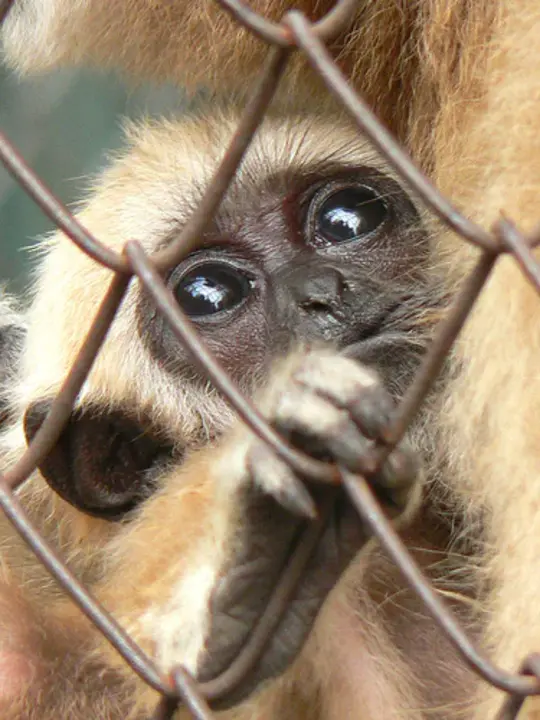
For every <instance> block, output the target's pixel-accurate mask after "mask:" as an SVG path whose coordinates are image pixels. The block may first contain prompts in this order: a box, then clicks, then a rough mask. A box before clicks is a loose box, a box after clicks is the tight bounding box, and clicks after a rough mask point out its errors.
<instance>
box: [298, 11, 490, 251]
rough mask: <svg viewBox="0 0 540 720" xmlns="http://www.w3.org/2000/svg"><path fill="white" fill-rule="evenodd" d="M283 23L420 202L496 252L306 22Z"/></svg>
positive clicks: (487, 234) (300, 18)
mask: <svg viewBox="0 0 540 720" xmlns="http://www.w3.org/2000/svg"><path fill="white" fill-rule="evenodd" d="M285 22H286V23H287V25H288V26H289V27H290V28H291V31H292V32H293V33H294V36H295V38H296V42H297V43H298V47H299V48H301V49H302V50H303V51H304V52H305V54H306V56H307V58H308V60H309V61H310V63H311V65H312V67H313V68H314V69H315V70H316V71H317V73H318V74H319V75H320V76H321V78H322V79H323V80H324V82H325V84H326V86H327V87H328V90H329V91H330V92H331V93H332V94H333V95H335V96H336V98H337V99H338V100H339V101H340V102H341V103H342V104H343V106H344V107H345V108H346V109H347V110H348V111H349V113H350V115H351V117H352V118H353V119H354V120H355V121H356V123H357V124H358V127H359V128H360V130H361V131H362V132H363V133H364V134H365V135H366V136H367V137H369V139H370V140H371V141H372V142H373V144H374V145H375V147H377V148H378V149H379V150H380V151H381V153H382V154H383V156H384V157H385V158H386V159H387V160H388V162H389V163H390V165H391V166H392V167H393V168H394V169H395V170H396V172H398V173H399V175H400V176H401V177H402V178H403V180H405V181H406V182H407V183H408V184H409V186H410V187H411V188H412V189H413V190H414V191H415V192H416V193H418V195H419V196H420V198H421V199H422V200H423V202H424V203H425V204H426V205H427V206H428V207H429V208H430V209H431V210H432V211H433V212H434V213H435V215H437V216H438V217H439V218H440V219H441V220H442V221H443V222H444V223H446V224H447V225H448V227H450V228H451V229H452V230H454V231H455V232H457V233H459V234H460V235H461V236H462V237H464V238H465V239H467V240H469V242H472V243H473V244H475V245H478V246H479V247H481V248H483V249H484V250H496V249H497V245H496V243H495V242H494V240H493V238H492V236H491V235H490V234H489V233H488V232H486V231H485V230H483V229H482V228H481V227H480V226H478V225H476V224H475V223H473V222H472V221H471V220H470V219H469V218H466V217H465V216H464V215H462V214H461V213H460V212H459V211H458V210H457V208H455V207H454V205H452V203H451V202H449V200H448V199H447V198H445V197H444V195H442V194H441V193H440V192H439V191H438V190H437V188H436V187H435V185H434V184H433V183H432V182H431V181H430V180H429V179H428V178H427V176H426V175H425V173H423V172H422V171H421V170H420V169H419V168H418V167H416V165H415V163H414V161H413V160H412V158H411V157H410V156H409V155H408V154H407V153H406V152H405V150H404V149H403V148H402V147H401V145H400V144H399V143H398V142H397V140H395V138H393V137H392V135H391V134H390V133H389V132H388V130H386V129H385V127H384V126H383V125H382V123H381V122H379V120H378V118H377V116H376V115H375V114H374V113H373V112H372V110H371V109H370V107H369V105H368V104H367V103H366V102H365V101H364V100H362V98H361V97H360V96H359V95H358V94H357V93H356V92H355V91H354V90H353V89H352V87H351V85H350V84H349V82H348V81H347V78H346V77H345V75H343V73H342V72H341V70H340V69H339V68H338V67H337V65H336V64H335V62H334V61H333V60H332V56H331V55H330V53H329V52H328V50H327V49H326V47H325V46H324V44H323V43H322V42H321V41H320V40H319V38H318V37H317V35H316V34H315V33H314V32H313V29H312V27H311V26H310V24H309V22H308V21H307V20H306V18H305V17H304V16H303V15H302V14H301V13H299V12H295V11H291V12H289V13H288V14H287V15H286V17H285Z"/></svg>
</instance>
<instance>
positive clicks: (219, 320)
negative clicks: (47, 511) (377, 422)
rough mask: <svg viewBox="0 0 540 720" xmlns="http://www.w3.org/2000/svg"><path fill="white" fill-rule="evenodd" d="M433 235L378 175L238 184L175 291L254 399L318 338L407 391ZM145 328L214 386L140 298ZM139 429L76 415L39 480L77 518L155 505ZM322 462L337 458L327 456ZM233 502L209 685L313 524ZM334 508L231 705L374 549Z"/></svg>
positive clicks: (341, 172) (30, 428)
mask: <svg viewBox="0 0 540 720" xmlns="http://www.w3.org/2000/svg"><path fill="white" fill-rule="evenodd" d="M427 239H428V238H427V233H426V231H425V229H424V228H423V226H422V223H421V219H420V216H419V214H418V212H417V210H416V209H415V207H414V205H413V203H412V202H411V200H410V199H409V197H408V196H407V194H406V193H405V192H404V191H403V190H402V189H401V187H400V185H399V184H398V183H397V182H396V181H395V180H393V179H392V178H390V177H388V176H387V175H385V174H383V173H382V172H381V171H379V170H376V169H374V168H370V167H358V168H351V167H348V166H345V167H344V166H338V165H328V164H327V165H326V166H325V167H324V168H318V170H317V171H313V172H306V170H305V168H304V169H303V170H302V171H296V172H295V171H294V170H290V171H288V172H286V173H281V174H274V175H271V176H268V177H262V178H261V179H258V180H256V181H255V180H254V179H253V178H248V179H245V178H244V179H243V180H242V181H241V182H240V181H239V182H238V183H237V185H236V186H235V187H234V188H233V189H232V190H231V191H230V193H229V195H228V196H227V198H226V200H225V202H224V203H223V205H222V207H221V209H220V212H219V213H218V215H217V217H216V219H215V221H214V222H213V224H212V226H211V228H210V229H209V231H208V232H207V234H206V235H205V236H204V238H202V241H201V243H200V246H199V248H197V249H196V250H195V251H194V252H192V253H191V254H190V255H189V256H188V257H187V258H186V259H185V260H184V261H182V262H181V263H180V264H179V265H178V266H177V267H176V268H174V269H173V271H172V272H171V273H170V274H169V275H168V277H167V278H166V281H167V285H168V287H169V288H170V289H171V291H172V292H173V293H174V295H175V296H176V298H177V300H178V303H179V305H180V307H181V308H182V310H183V311H184V312H185V313H186V314H187V315H188V317H190V319H191V321H192V322H193V324H194V326H195V328H196V329H197V330H198V331H199V333H200V335H201V337H202V339H203V340H204V341H205V342H206V343H207V345H208V347H209V348H210V350H211V351H212V352H213V353H214V354H215V356H216V357H217V359H218V360H219V361H220V362H221V363H222V365H223V366H224V368H225V369H226V370H227V371H228V372H229V373H230V374H231V375H232V377H233V378H234V379H235V380H236V381H237V383H238V384H239V385H240V386H241V387H242V388H243V389H244V390H248V391H249V390H250V389H251V387H252V386H253V385H254V384H256V383H257V381H260V380H261V379H264V378H265V377H266V376H267V374H268V369H269V366H270V364H271V362H272V361H273V360H274V359H275V358H276V357H280V356H283V355H284V354H286V352H287V350H288V349H289V348H291V347H294V346H295V345H297V344H298V343H303V344H307V345H309V344H311V343H320V342H321V341H324V342H328V343H330V344H331V345H332V346H333V347H334V348H337V349H339V350H341V351H342V352H343V353H344V354H347V355H349V356H351V357H353V358H355V359H357V360H359V361H361V362H363V363H364V364H367V365H372V366H374V367H375V368H376V369H377V371H378V372H379V374H380V375H381V376H382V379H383V381H384V385H385V387H386V388H387V390H389V391H390V392H391V393H393V394H400V393H401V392H402V391H403V389H404V388H405V387H406V384H407V382H408V381H409V380H410V378H411V374H412V372H413V371H414V369H415V368H416V367H417V365H418V361H419V358H420V356H421V352H422V344H423V343H422V334H423V329H422V327H421V326H420V324H419V323H417V318H418V312H419V311H420V310H424V309H425V307H426V304H427V305H429V299H428V296H429V293H428V290H427V288H426V284H425V280H424V274H423V266H424V263H425V261H426V257H427ZM138 320H139V322H138V331H139V336H140V338H141V342H142V343H143V344H144V346H146V348H147V349H148V351H149V352H150V353H152V355H153V356H154V357H155V358H156V359H157V360H158V361H159V362H160V364H161V365H162V367H164V368H165V369H166V371H167V372H169V373H171V374H172V375H173V376H175V377H178V379H179V381H180V382H181V381H182V378H186V377H188V378H189V379H190V382H192V381H193V379H195V381H197V378H200V381H201V382H206V378H205V376H204V374H203V371H202V370H200V369H198V368H196V367H194V364H193V361H192V359H191V357H190V356H189V355H188V353H187V352H186V351H185V350H184V349H183V347H182V346H181V345H180V343H178V341H177V340H176V339H175V337H174V336H173V334H172V332H171V330H170V329H169V327H168V325H167V323H166V322H165V320H164V319H163V317H162V316H161V314H160V313H157V312H156V311H155V309H154V307H153V305H152V303H151V301H150V299H149V298H148V297H146V296H145V295H144V294H141V296H140V298H139V305H138ZM389 402H391V401H390V400H389ZM49 404H50V402H49V401H48V400H43V401H38V402H35V403H34V404H33V405H32V406H31V407H30V408H29V409H28V411H27V413H26V418H25V429H26V432H27V436H28V437H29V438H31V437H33V435H34V434H35V432H36V431H37V429H38V428H39V426H40V425H41V423H42V422H43V419H44V417H45V416H46V413H47V410H48V407H49ZM138 423H139V420H137V421H134V420H133V419H130V418H125V417H123V414H122V413H113V412H111V411H108V412H107V413H100V412H99V409H97V408H83V409H82V410H78V411H77V412H76V413H74V414H73V416H72V419H71V422H70V423H69V424H68V426H67V428H66V430H65V431H64V433H63V435H62V437H61V438H60V440H59V442H58V443H57V445H56V447H55V448H54V449H53V451H52V452H51V453H50V454H49V456H48V458H47V459H46V460H45V461H44V463H42V466H41V467H40V470H41V472H42V474H43V476H44V477H45V478H46V480H47V481H48V482H49V484H50V485H51V487H52V488H53V489H54V490H55V491H56V492H57V493H59V494H60V495H61V496H62V497H63V498H64V499H65V500H67V501H68V502H71V503H72V504H73V505H75V506H76V507H78V508H79V509H80V510H82V511H83V512H86V513H88V514H92V515H96V516H98V517H102V518H105V519H109V520H116V519H121V518H122V517H124V516H126V513H129V512H130V511H132V510H133V509H134V508H135V507H136V506H137V505H138V504H139V503H140V502H142V501H144V499H145V498H146V497H148V495H149V494H151V492H152V490H153V484H152V483H153V478H154V477H158V476H159V470H160V467H162V465H163V463H164V462H167V458H168V457H170V452H171V448H170V447H169V448H167V447H165V445H164V443H163V441H162V440H161V439H160V438H162V437H163V436H166V433H164V432H161V433H160V430H159V428H149V427H148V428H145V427H141V426H140V425H139V424H138ZM278 430H279V428H278ZM288 439H289V441H290V442H293V444H297V445H298V446H299V447H300V448H301V449H303V450H304V451H308V452H310V453H311V454H313V455H315V456H317V454H318V450H319V448H317V447H311V446H310V445H309V441H308V442H307V443H306V438H301V439H300V440H298V442H297V440H296V439H294V438H292V437H290V438H288ZM320 456H321V457H322V458H323V459H327V457H326V456H325V454H324V452H323V453H322V455H320ZM176 460H177V461H180V458H176ZM154 471H155V472H154ZM317 492H319V491H317ZM324 492H325V491H321V493H322V494H324ZM321 493H319V494H321ZM322 500H324V498H321V501H322ZM239 502H241V503H242V508H243V524H244V529H243V532H244V533H245V535H246V541H245V543H243V544H242V547H243V550H242V551H241V552H240V554H239V555H238V556H237V557H233V558H231V565H230V567H229V568H227V569H226V571H225V574H224V575H223V576H222V581H221V583H220V592H219V593H218V594H217V595H216V596H215V597H214V598H213V601H212V618H213V620H212V634H211V637H210V639H209V643H208V646H207V649H208V651H209V652H208V657H207V660H206V662H205V664H204V666H203V667H202V668H201V669H200V677H199V679H201V680H209V679H212V678H214V677H216V676H218V675H219V674H220V673H221V672H223V670H224V669H225V668H227V667H228V665H229V664H230V662H231V661H232V660H233V659H234V657H235V655H236V654H237V653H238V652H239V651H240V649H241V647H242V646H243V643H244V642H245V640H246V638H247V637H248V636H249V634H250V632H251V630H252V627H253V625H252V623H255V622H256V621H257V618H258V617H259V616H260V614H261V612H263V611H264V608H265V607H266V605H267V602H268V594H269V593H270V592H271V589H272V588H273V586H274V585H275V584H276V583H277V582H278V580H279V577H280V573H281V570H282V568H283V567H284V565H285V562H286V559H287V557H288V556H289V554H290V553H291V552H292V550H293V547H294V544H295V543H296V542H297V541H298V538H299V537H300V536H301V534H302V532H303V531H304V529H305V528H306V521H305V520H303V519H301V518H299V517H296V516H294V514H291V513H289V512H288V511H286V510H284V509H283V508H282V507H280V506H278V505H277V503H275V501H274V500H273V499H272V498H269V497H268V496H266V495H265V494H264V493H263V492H262V490H260V489H259V488H258V487H255V486H250V487H249V488H248V489H247V490H246V492H245V497H242V498H240V499H239ZM332 502H333V503H334V505H333V510H332V513H331V517H330V519H329V521H328V524H327V526H326V525H325V530H324V535H323V537H322V539H321V541H320V542H319V545H318V549H317V553H316V555H315V556H314V557H313V558H312V559H311V561H310V565H309V566H308V567H307V568H306V571H305V573H304V576H303V584H301V586H300V587H299V589H298V596H297V597H296V598H295V605H294V608H293V610H292V611H291V612H288V613H286V614H285V615H284V617H283V618H282V619H281V621H280V625H279V627H278V629H277V630H276V633H275V636H274V638H273V640H272V641H271V642H270V643H269V647H268V649H267V650H266V651H265V653H264V654H263V655H262V657H261V659H260V661H259V662H258V664H256V666H255V667H254V668H253V670H252V671H251V673H250V674H249V675H248V677H247V678H246V679H245V680H244V681H243V682H242V683H241V685H240V686H239V687H238V688H237V690H236V692H235V693H234V694H233V695H231V696H229V697H228V698H227V700H226V702H225V703H224V705H223V706H228V705H231V704H234V703H236V702H238V701H240V700H241V699H243V698H244V697H246V695H248V694H249V693H250V692H251V691H252V690H253V689H254V688H255V687H256V686H257V685H258V684H259V683H260V682H261V681H262V680H264V679H266V678H268V677H270V676H274V675H277V674H279V673H280V672H282V671H283V669H284V668H285V667H286V666H287V665H288V664H289V663H290V661H291V660H292V659H293V658H294V656H295V654H296V653H297V652H298V650H299V649H300V647H301V646H302V643H303V642H304V640H305V638H306V637H307V634H308V633H309V630H310V628H311V626H312V624H313V622H314V621H315V617H316V615H317V613H318V610H319V608H320V606H321V605H322V603H323V602H324V599H325V597H326V595H327V593H328V592H329V591H330V589H331V588H332V587H333V586H334V585H335V583H336V582H337V581H338V580H339V577H340V575H341V573H342V572H343V571H344V569H345V567H346V566H347V564H348V563H349V562H350V560H351V559H352V557H354V555H355V554H356V552H357V551H358V550H359V548H360V547H361V546H362V545H363V544H364V543H365V540H366V535H365V532H364V529H363V527H362V525H361V523H359V522H358V518H357V517H356V514H355V513H354V512H353V511H352V508H351V507H350V505H349V503H348V500H347V498H346V496H345V494H344V493H338V494H337V495H336V497H335V498H332ZM261 547H264V548H266V552H267V555H268V557H267V558H266V561H267V562H266V565H264V571H263V572H262V574H261V576H260V577H257V578H253V577H252V576H251V575H249V572H248V573H247V574H246V576H245V581H246V588H247V589H246V591H245V592H242V593H240V594H239V593H238V592H235V588H234V587H232V588H231V587H229V585H230V584H231V583H232V584H233V585H234V582H235V581H233V580H231V582H230V583H229V577H230V578H235V577H236V576H237V572H236V571H237V569H239V568H240V569H241V570H243V569H244V567H247V568H248V569H249V568H251V567H255V568H259V569H260V568H261V567H262V565H261V562H260V560H261V558H259V557H257V558H256V559H257V562H255V563H254V562H253V557H251V555H250V553H252V552H258V549H260V548H261ZM248 590H249V592H248ZM231 616H232V617H242V618H246V620H245V623H244V627H242V628H241V629H237V630H236V635H235V637H231V634H230V632H229V630H228V628H229V624H228V618H230V617H231ZM249 618H251V620H250V619H249ZM291 618H292V619H291Z"/></svg>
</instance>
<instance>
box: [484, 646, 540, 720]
mask: <svg viewBox="0 0 540 720" xmlns="http://www.w3.org/2000/svg"><path fill="white" fill-rule="evenodd" d="M519 672H520V674H523V675H533V676H534V677H535V678H536V680H537V681H538V683H540V654H539V653H533V654H532V655H529V657H528V658H526V659H525V661H524V662H523V663H522V665H521V667H520V669H519ZM526 699H527V696H526V695H513V694H512V695H509V696H508V697H507V698H506V699H505V701H504V702H503V705H502V707H501V709H500V711H499V713H498V715H497V717H496V718H495V720H516V718H517V717H518V715H519V713H520V710H521V709H522V707H523V705H524V703H525V701H526ZM523 720H526V718H525V717H523ZM530 720H533V718H530Z"/></svg>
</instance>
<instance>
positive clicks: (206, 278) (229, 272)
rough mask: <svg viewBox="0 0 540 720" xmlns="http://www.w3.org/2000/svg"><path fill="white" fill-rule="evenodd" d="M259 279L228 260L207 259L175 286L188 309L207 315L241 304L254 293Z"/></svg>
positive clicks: (190, 313) (198, 315) (189, 312)
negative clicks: (223, 261)
mask: <svg viewBox="0 0 540 720" xmlns="http://www.w3.org/2000/svg"><path fill="white" fill-rule="evenodd" d="M254 286H255V282H254V280H253V279H252V278H251V277H248V276H247V275H246V274H245V273H244V272H242V271H241V270H239V269H238V268H235V267H232V266H231V265H228V264H226V263H220V262H206V263H201V264H199V265H197V266H196V267H194V268H192V269H191V270H189V271H188V272H187V273H186V274H185V275H184V276H183V277H182V278H181V280H180V281H179V282H178V284H177V285H176V287H175V288H174V295H175V297H176V299H177V301H178V304H179V305H180V307H181V308H182V310H184V312H185V313H186V314H187V315H188V316H189V317H192V318H203V317H208V316H212V315H217V314H218V313H222V312H226V311H227V310H233V309H234V308H236V307H239V306H240V305H241V304H242V303H243V302H244V301H245V300H246V299H247V298H248V297H249V295H250V294H251V293H252V291H253V288H254Z"/></svg>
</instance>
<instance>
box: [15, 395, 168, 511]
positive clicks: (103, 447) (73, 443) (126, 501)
mask: <svg viewBox="0 0 540 720" xmlns="http://www.w3.org/2000/svg"><path fill="white" fill-rule="evenodd" d="M51 402H52V401H51V400H48V399H47V400H38V401H36V402H34V403H32V404H31V405H30V406H29V407H28V408H27V410H26V413H25V416H24V431H25V434H26V439H27V441H28V442H30V441H31V440H32V438H33V437H34V435H35V434H36V432H37V431H38V430H39V428H40V427H41V425H42V423H43V421H44V420H45V418H46V416H47V414H48V412H49V408H50V406H51ZM171 455H172V448H171V446H169V445H166V444H165V443H163V442H162V441H160V440H158V439H157V438H156V436H155V435H154V434H151V433H149V432H148V431H145V429H144V428H143V427H142V426H141V424H139V423H138V422H136V421H134V420H133V419H131V418H129V417H127V416H126V415H125V414H124V413H122V412H119V411H107V412H104V411H100V410H97V409H96V408H92V407H90V408H84V409H81V410H76V411H75V412H73V413H72V415H71V417H70V419H69V421H68V424H67V425H66V427H65V428H64V430H63V432H62V435H61V436H60V438H59V440H58V442H57V443H56V445H55V446H54V447H53V449H52V450H51V451H50V453H49V454H48V455H47V457H46V458H45V459H44V460H43V461H42V462H41V464H40V465H39V470H40V472H41V474H42V475H43V477H44V478H45V480H46V481H47V482H48V484H49V485H50V487H51V488H52V489H53V490H54V491H55V492H57V493H58V495H60V497H62V498H63V499H64V500H66V501H67V502H68V503H70V504H71V505H73V506H74V507H76V508H78V509H79V510H82V512H85V513H87V514H89V515H93V516H95V517H99V518H103V519H107V520H119V519H121V518H122V517H123V516H124V515H125V514H126V513H127V512H129V511H130V510H132V509H133V508H134V507H136V506H137V505H138V504H139V503H140V502H141V501H142V500H144V499H145V498H147V497H148V496H149V495H151V494H152V491H153V489H154V482H155V478H156V475H157V473H156V472H153V470H155V469H156V468H157V467H158V466H160V465H162V464H163V463H165V462H166V461H167V460H168V459H169V458H170V457H171Z"/></svg>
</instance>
